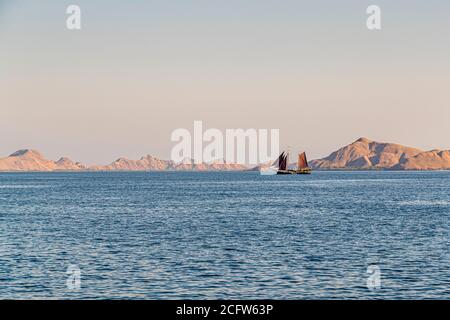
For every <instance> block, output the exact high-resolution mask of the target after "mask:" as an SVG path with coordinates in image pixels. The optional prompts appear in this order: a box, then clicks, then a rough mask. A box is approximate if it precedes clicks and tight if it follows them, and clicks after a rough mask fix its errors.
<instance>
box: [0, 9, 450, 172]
mask: <svg viewBox="0 0 450 320" xmlns="http://www.w3.org/2000/svg"><path fill="white" fill-rule="evenodd" d="M70 4H77V5H79V6H80V7H81V10H82V30H80V31H69V30H67V28H66V19H67V14H66V13H65V11H66V8H67V6H68V5H70ZM370 4H376V5H379V6H380V7H381V13H382V30H380V31H369V30H368V29H367V28H366V18H367V14H366V8H367V6H368V5H370ZM449 39H450V1H448V0H441V1H436V0H434V1H433V0H431V1H419V0H403V1H392V0H390V1H379V0H375V1H362V0H358V1H356V0H355V1H349V0H343V1H331V0H329V1H322V0H319V1H299V0H295V1H290V0H285V1H275V0H270V1H268V0H266V1H265V0H245V1H243V0H239V1H237V0H227V1H223V0H221V1H218V0H197V1H192V0H165V1H162V0H161V1H159V0H158V1H137V0H136V1H111V0H109V1H106V0H105V1H100V0H89V1H88V0H72V1H62V0H53V1H50V0H40V1H35V0H22V1H20V0H3V1H2V0H0V114H1V117H0V156H6V155H9V154H10V153H12V152H14V151H15V150H17V149H21V148H34V149H38V150H40V151H41V152H43V153H44V155H45V156H47V157H48V158H51V159H57V158H59V157H60V156H69V157H71V158H73V159H74V160H77V161H82V162H85V163H87V164H95V163H108V162H111V161H112V160H114V159H116V158H117V157H119V156H126V157H130V158H139V157H140V156H141V155H144V154H148V153H149V154H152V155H155V156H158V157H162V158H169V155H170V150H171V148H172V146H173V143H172V142H171V141H170V134H171V132H172V131H173V130H174V129H176V128H187V129H192V126H193V121H194V120H202V121H203V123H204V126H205V127H206V128H212V127H214V128H219V129H226V128H267V129H270V128H279V129H280V136H281V143H282V146H287V145H289V146H291V148H292V149H293V150H306V151H307V153H308V154H309V158H316V157H322V156H325V155H327V154H329V153H330V152H331V151H334V150H335V149H336V148H338V147H340V146H343V145H344V144H347V143H350V142H352V141H354V140H356V139H357V138H358V137H360V136H365V137H368V138H371V139H374V140H379V141H388V142H397V143H401V144H405V145H410V146H414V147H418V148H423V149H432V148H443V149H450V139H449V137H450V126H449V124H450V41H449Z"/></svg>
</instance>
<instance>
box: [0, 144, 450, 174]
mask: <svg viewBox="0 0 450 320" xmlns="http://www.w3.org/2000/svg"><path fill="white" fill-rule="evenodd" d="M309 164H310V166H311V167H312V168H313V169H316V170H346V169H347V170H450V150H430V151H423V150H420V149H417V148H411V147H405V146H402V145H399V144H394V143H383V142H376V141H372V140H369V139H367V138H359V139H358V140H356V141H355V142H353V143H351V144H349V145H347V146H345V147H342V148H340V149H338V150H337V151H334V152H333V153H331V154H330V155H329V156H327V157H325V158H322V159H316V160H312V161H310V162H309ZM259 167H260V166H257V167H254V168H249V167H247V166H245V165H242V164H235V163H226V162H224V161H215V162H211V163H201V164H195V163H194V162H193V160H191V159H186V160H185V161H182V162H180V163H174V162H173V161H170V160H161V159H158V158H155V157H153V156H151V155H147V156H144V157H142V158H141V159H139V160H130V159H127V158H119V159H117V160H115V161H113V162H112V163H110V164H108V165H96V166H86V165H84V164H82V163H80V162H74V161H72V160H71V159H69V158H66V157H63V158H60V159H59V160H57V161H53V160H48V159H46V158H45V157H44V156H43V155H42V154H41V153H40V152H39V151H36V150H32V149H23V150H19V151H16V152H14V153H13V154H11V155H10V156H8V157H5V158H0V171H3V172H5V171H7V172H15V171H244V170H249V169H250V170H258V168H259Z"/></svg>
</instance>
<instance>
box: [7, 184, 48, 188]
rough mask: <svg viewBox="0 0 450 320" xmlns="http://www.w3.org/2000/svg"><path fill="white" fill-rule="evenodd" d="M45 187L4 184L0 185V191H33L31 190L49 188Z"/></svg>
mask: <svg viewBox="0 0 450 320" xmlns="http://www.w3.org/2000/svg"><path fill="white" fill-rule="evenodd" d="M49 187H50V186H47V185H20V184H11V185H8V184H5V185H0V189H33V188H49Z"/></svg>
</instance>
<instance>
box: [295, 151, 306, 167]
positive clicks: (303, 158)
mask: <svg viewBox="0 0 450 320" xmlns="http://www.w3.org/2000/svg"><path fill="white" fill-rule="evenodd" d="M297 166H298V169H299V170H300V169H306V168H308V160H306V153H304V152H302V153H300V154H299V155H298V162H297Z"/></svg>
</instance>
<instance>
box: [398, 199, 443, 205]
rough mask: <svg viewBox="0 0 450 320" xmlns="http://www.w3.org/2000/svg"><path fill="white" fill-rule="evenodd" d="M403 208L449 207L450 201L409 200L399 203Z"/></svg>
mask: <svg viewBox="0 0 450 320" xmlns="http://www.w3.org/2000/svg"><path fill="white" fill-rule="evenodd" d="M397 204H398V205H401V206H448V205H450V201H449V200H408V201H400V202H397Z"/></svg>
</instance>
